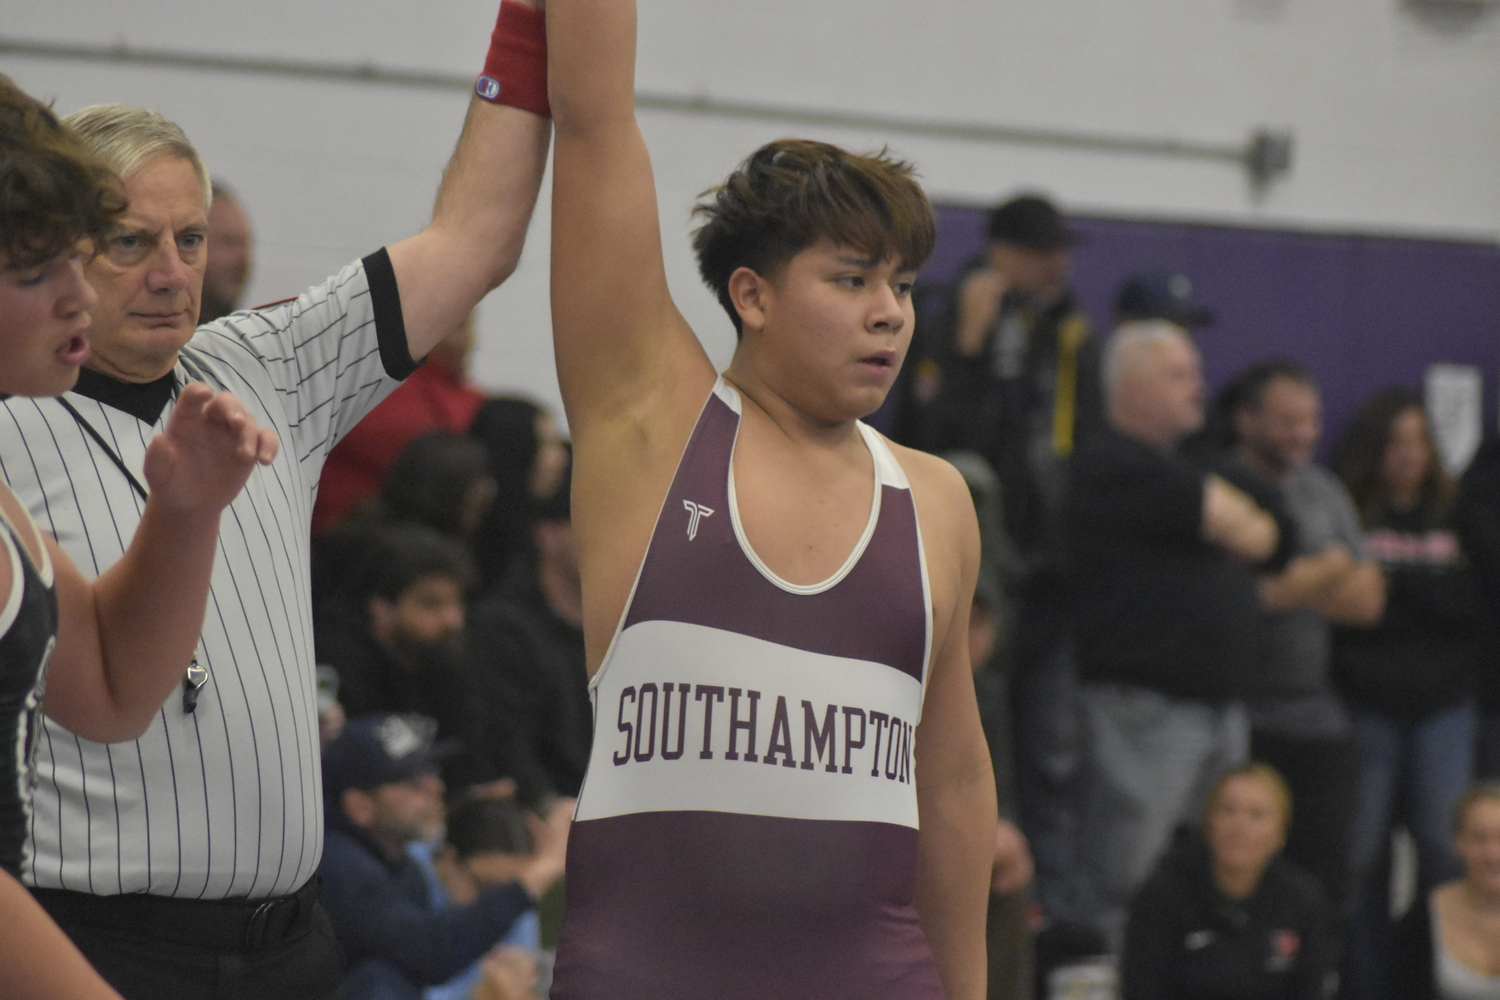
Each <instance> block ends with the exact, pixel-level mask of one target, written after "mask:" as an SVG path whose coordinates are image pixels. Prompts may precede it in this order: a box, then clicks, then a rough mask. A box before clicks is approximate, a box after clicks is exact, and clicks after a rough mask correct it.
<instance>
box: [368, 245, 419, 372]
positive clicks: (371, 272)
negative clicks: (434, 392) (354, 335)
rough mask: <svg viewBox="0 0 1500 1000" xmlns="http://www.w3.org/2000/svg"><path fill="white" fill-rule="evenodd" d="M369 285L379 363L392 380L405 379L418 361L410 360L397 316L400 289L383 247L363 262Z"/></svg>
mask: <svg viewBox="0 0 1500 1000" xmlns="http://www.w3.org/2000/svg"><path fill="white" fill-rule="evenodd" d="M363 264H364V266H365V280H366V281H368V282H369V284H370V306H371V309H372V310H373V311H374V313H375V336H376V337H377V338H378V339H379V342H380V363H381V364H383V365H384V366H385V373H386V374H387V375H389V376H390V377H391V378H394V379H405V378H406V377H407V376H408V375H410V374H411V373H412V372H414V371H416V370H417V368H418V367H419V366H420V365H421V364H422V362H420V361H414V360H412V356H411V349H410V348H409V347H407V344H406V320H405V319H403V318H402V316H401V290H400V289H398V288H397V287H396V269H395V268H394V267H392V266H391V255H390V254H389V253H387V252H386V250H385V248H384V247H381V248H380V249H379V250H377V251H375V252H374V253H372V254H370V256H368V257H366V258H365V259H364V261H363Z"/></svg>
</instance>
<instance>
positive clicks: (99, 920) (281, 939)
mask: <svg viewBox="0 0 1500 1000" xmlns="http://www.w3.org/2000/svg"><path fill="white" fill-rule="evenodd" d="M36 896H37V899H38V900H39V901H40V902H41V904H42V906H43V907H45V908H46V909H47V911H48V912H49V913H50V914H51V915H52V917H53V919H54V920H56V921H57V923H58V925H59V926H61V927H62V929H63V931H64V932H65V933H66V934H67V935H68V937H70V938H72V940H73V943H74V944H76V945H77V946H78V950H79V951H81V952H83V955H84V957H85V958H87V959H88V960H89V962H90V963H91V964H92V965H93V966H94V968H95V969H97V970H98V972H99V974H100V975H101V976H103V977H104V979H105V981H106V982H108V983H109V984H110V985H111V986H113V987H114V988H115V989H116V990H118V991H119V992H120V994H121V995H122V996H124V997H125V1000H325V998H329V997H332V996H333V993H334V991H335V990H336V989H337V988H338V984H339V980H340V978H341V977H342V976H343V971H344V956H343V952H342V951H341V950H340V949H339V946H338V942H337V941H335V940H334V936H333V925H332V924H331V923H330V922H329V920H328V914H327V913H326V912H325V911H324V910H323V907H322V905H321V904H319V903H318V902H317V897H316V891H315V890H313V891H311V892H308V891H307V890H304V891H303V892H301V893H299V894H298V896H297V897H287V899H288V900H297V901H298V902H299V903H300V904H301V906H302V907H304V908H305V912H303V913H301V914H300V915H299V916H298V917H297V919H296V920H295V921H282V922H278V924H277V925H276V926H274V927H272V928H271V929H270V931H269V933H264V934H257V935H256V936H255V937H254V938H253V939H249V940H247V939H246V937H245V936H244V935H242V934H232V935H231V934H229V933H228V932H227V931H226V934H225V936H224V937H223V939H222V940H218V941H214V940H211V937H212V935H211V934H209V933H205V928H206V927H209V926H211V925H212V924H213V920H211V919H206V918H210V917H216V916H218V915H220V914H221V913H222V908H223V907H224V906H225V904H214V903H204V902H200V901H197V900H176V899H165V898H162V897H115V896H87V895H85V894H83V893H72V892H69V893H61V892H55V891H51V890H38V891H37V892H36ZM298 897H302V898H301V899H299V898H298ZM230 905H232V904H230ZM214 907H219V908H220V909H218V910H214V909H212V908H214ZM132 909H135V910H138V911H139V912H140V914H141V919H140V920H139V921H135V922H134V923H135V926H130V924H131V921H130V920H128V919H127V918H128V916H129V914H130V911H131V910H132ZM252 911H253V908H252Z"/></svg>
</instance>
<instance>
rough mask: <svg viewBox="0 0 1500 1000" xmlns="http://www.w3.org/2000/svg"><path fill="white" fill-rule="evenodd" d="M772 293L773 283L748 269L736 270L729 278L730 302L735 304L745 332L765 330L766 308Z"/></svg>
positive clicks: (739, 268)
mask: <svg viewBox="0 0 1500 1000" xmlns="http://www.w3.org/2000/svg"><path fill="white" fill-rule="evenodd" d="M772 292H773V289H772V288H771V283H770V282H769V281H767V280H766V279H765V278H763V277H761V276H760V275H759V274H756V273H755V272H754V271H752V270H751V269H750V268H748V267H738V268H735V270H734V273H733V274H731V275H730V276H729V301H731V302H733V303H734V308H735V311H736V312H738V313H739V314H740V325H741V326H742V327H743V328H744V329H745V330H756V331H759V330H762V329H764V328H765V325H766V307H767V306H768V305H769V304H770V297H771V294H772Z"/></svg>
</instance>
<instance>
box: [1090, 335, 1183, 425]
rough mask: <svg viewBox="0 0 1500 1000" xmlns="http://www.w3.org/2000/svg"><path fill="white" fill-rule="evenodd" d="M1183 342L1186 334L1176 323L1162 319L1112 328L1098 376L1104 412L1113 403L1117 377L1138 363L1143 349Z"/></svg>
mask: <svg viewBox="0 0 1500 1000" xmlns="http://www.w3.org/2000/svg"><path fill="white" fill-rule="evenodd" d="M1182 340H1187V341H1189V342H1190V343H1191V338H1189V337H1188V332H1187V331H1186V330H1184V329H1183V328H1182V327H1180V326H1178V325H1177V324H1176V323H1171V322H1168V321H1167V320H1164V319H1137V320H1131V321H1130V322H1128V323H1121V324H1120V325H1119V326H1117V327H1115V330H1114V332H1113V333H1111V334H1110V335H1109V339H1108V340H1106V341H1105V342H1104V359H1103V362H1102V372H1101V374H1102V376H1103V382H1104V405H1105V408H1106V410H1107V409H1108V408H1109V406H1110V404H1111V403H1112V402H1113V401H1114V397H1115V389H1116V388H1117V387H1118V386H1119V383H1120V378H1121V376H1123V375H1124V374H1125V372H1127V371H1128V370H1130V368H1131V367H1133V366H1134V365H1135V363H1136V361H1137V360H1139V358H1140V355H1141V352H1142V350H1143V349H1144V348H1146V347H1148V346H1152V345H1156V344H1165V343H1167V342H1168V341H1182Z"/></svg>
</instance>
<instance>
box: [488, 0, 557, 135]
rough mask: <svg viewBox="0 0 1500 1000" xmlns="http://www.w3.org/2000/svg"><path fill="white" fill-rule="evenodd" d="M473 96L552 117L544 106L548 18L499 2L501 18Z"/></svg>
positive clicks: (510, 1)
mask: <svg viewBox="0 0 1500 1000" xmlns="http://www.w3.org/2000/svg"><path fill="white" fill-rule="evenodd" d="M474 93H475V94H478V95H479V97H480V98H481V99H483V100H486V101H489V102H490V103H491V104H509V105H511V106H512V107H516V108H520V109H521V110H523V111H530V112H531V113H532V114H538V115H541V116H542V117H543V118H550V117H552V108H551V106H550V105H548V103H547V18H546V16H545V15H544V14H543V13H542V12H541V11H539V10H536V9H534V8H531V7H527V6H526V5H525V4H520V3H515V2H514V0H501V3H500V16H499V17H498V18H497V19H496V21H495V31H494V33H493V34H492V35H490V51H489V55H487V56H485V59H484V72H483V73H481V74H480V75H479V79H478V80H476V81H474Z"/></svg>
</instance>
